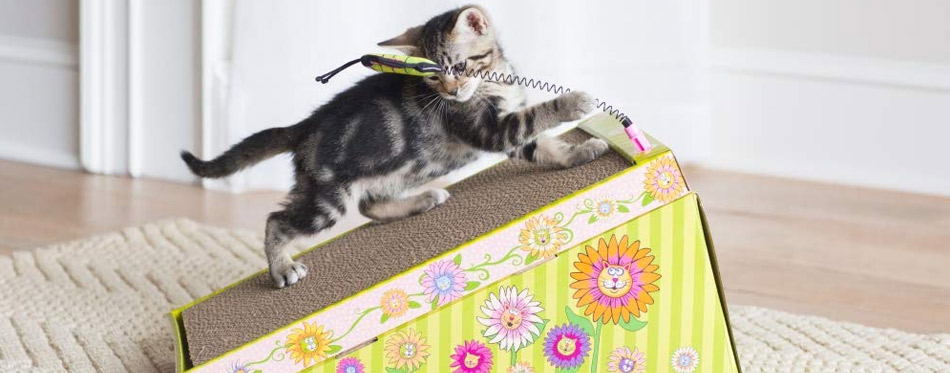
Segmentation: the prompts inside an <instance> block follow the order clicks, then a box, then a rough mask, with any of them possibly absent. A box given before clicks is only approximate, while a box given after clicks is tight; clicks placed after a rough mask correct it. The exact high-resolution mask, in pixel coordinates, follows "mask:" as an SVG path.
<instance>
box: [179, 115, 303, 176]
mask: <svg viewBox="0 0 950 373" xmlns="http://www.w3.org/2000/svg"><path fill="white" fill-rule="evenodd" d="M298 127H299V126H290V127H277V128H269V129H266V130H263V131H260V132H258V133H255V134H253V135H250V136H248V137H247V138H245V139H244V140H241V142H239V143H237V144H236V145H234V146H232V147H231V149H228V150H227V151H225V152H224V153H222V154H221V155H220V156H218V157H217V158H215V159H212V160H210V161H203V160H201V159H198V157H195V156H194V154H191V152H189V151H186V150H182V152H181V159H182V160H184V161H185V164H187V165H188V168H189V169H191V172H192V173H194V174H195V175H198V176H200V177H206V178H212V179H214V178H220V177H225V176H228V175H231V174H233V173H235V172H238V171H240V170H242V169H244V168H246V167H250V166H253V165H254V164H256V163H258V162H260V161H263V160H265V159H267V158H270V157H273V156H275V155H278V154H280V153H284V152H288V151H290V150H291V149H292V148H293V145H294V143H295V141H294V140H295V139H296V137H297V136H296V132H297V128H298Z"/></svg>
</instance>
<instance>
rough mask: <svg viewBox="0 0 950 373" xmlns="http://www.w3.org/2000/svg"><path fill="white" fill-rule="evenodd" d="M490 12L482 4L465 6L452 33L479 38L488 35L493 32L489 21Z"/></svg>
mask: <svg viewBox="0 0 950 373" xmlns="http://www.w3.org/2000/svg"><path fill="white" fill-rule="evenodd" d="M487 14H488V13H487V12H485V9H482V7H480V6H476V5H472V6H468V7H465V8H464V9H462V11H461V12H459V15H458V18H456V20H455V28H453V29H452V34H454V35H455V36H456V37H457V38H463V39H464V38H472V39H474V38H478V37H480V36H484V35H488V33H489V32H491V26H490V23H489V22H488V15H487Z"/></svg>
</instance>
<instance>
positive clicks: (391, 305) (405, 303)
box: [379, 289, 409, 317]
mask: <svg viewBox="0 0 950 373" xmlns="http://www.w3.org/2000/svg"><path fill="white" fill-rule="evenodd" d="M379 307H380V308H381V309H382V311H383V314H384V315H386V316H389V317H399V316H402V315H403V314H405V313H406V310H408V309H409V296H408V295H406V292H405V291H403V290H402V289H392V290H389V291H387V292H385V293H383V297H382V298H380V300H379Z"/></svg>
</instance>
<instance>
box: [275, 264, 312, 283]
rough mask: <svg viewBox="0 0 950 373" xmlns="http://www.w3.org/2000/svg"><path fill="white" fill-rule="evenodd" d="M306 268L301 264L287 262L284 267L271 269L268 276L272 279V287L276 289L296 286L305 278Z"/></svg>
mask: <svg viewBox="0 0 950 373" xmlns="http://www.w3.org/2000/svg"><path fill="white" fill-rule="evenodd" d="M307 269H308V268H307V266H306V265H304V264H303V263H301V262H289V263H287V264H285V265H281V266H277V267H276V268H275V267H271V269H270V276H271V277H272V278H273V279H274V286H275V287H277V288H278V289H280V288H283V287H285V286H290V285H293V284H296V283H297V281H300V280H302V279H303V278H304V277H307Z"/></svg>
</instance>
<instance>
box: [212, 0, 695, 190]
mask: <svg viewBox="0 0 950 373" xmlns="http://www.w3.org/2000/svg"><path fill="white" fill-rule="evenodd" d="M463 3H466V2H460V1H453V2H448V3H447V2H433V1H399V2H391V3H389V2H388V3H374V5H373V9H372V11H367V9H366V6H365V4H363V3H358V2H313V1H280V2H263V1H247V0H245V1H238V2H236V6H235V9H234V25H233V33H234V34H233V37H234V38H233V43H234V44H233V55H232V58H231V60H230V68H231V69H230V72H231V73H230V75H229V76H230V82H229V83H228V85H229V87H230V91H229V92H230V95H229V98H230V110H229V111H228V115H227V116H228V128H229V133H228V134H227V135H228V136H229V138H227V139H226V141H224V142H223V143H227V144H231V143H234V142H236V141H238V140H239V139H240V138H242V137H244V136H247V135H249V134H251V133H253V132H255V131H258V130H261V129H264V128H268V127H273V126H284V125H289V124H293V123H296V122H297V121H299V120H300V119H302V118H304V117H305V116H307V115H309V113H310V112H311V111H312V110H313V109H314V108H316V107H318V106H319V105H321V104H323V103H324V102H326V101H327V100H329V98H330V97H332V96H333V95H334V94H335V93H338V92H340V91H342V90H344V89H346V88H348V87H349V86H350V85H351V84H352V83H353V82H355V81H356V80H357V79H359V78H361V77H364V76H366V75H368V74H371V73H372V72H371V71H369V70H361V69H359V68H353V69H351V70H347V71H346V72H344V73H342V74H340V75H339V76H337V77H336V78H334V80H333V81H332V82H330V83H329V84H327V85H321V84H318V83H315V82H314V80H313V77H314V76H316V75H318V74H321V73H324V72H326V71H328V70H330V69H332V68H334V67H336V66H338V65H340V64H341V63H343V62H345V61H348V60H351V59H353V58H356V57H358V56H360V55H362V54H365V53H372V52H381V51H385V50H384V49H381V48H380V47H377V46H376V43H377V42H379V41H382V40H386V39H388V38H390V37H393V36H396V35H397V34H399V33H401V32H402V31H403V30H405V29H406V28H407V27H410V26H415V25H417V24H420V23H422V22H424V21H425V20H427V19H428V18H429V17H431V16H433V15H435V14H438V13H440V12H443V11H445V10H448V9H449V8H450V7H451V5H450V4H456V5H460V4H463ZM479 3H480V4H481V5H483V6H484V7H486V8H487V9H488V12H489V13H490V17H491V18H492V19H493V21H494V23H495V25H496V26H497V28H498V30H500V36H501V41H502V44H503V46H504V47H505V52H506V54H507V55H508V57H509V58H510V59H511V60H512V61H514V63H515V64H516V66H517V67H518V68H519V72H520V73H522V74H524V75H528V76H532V77H538V78H543V79H546V80H550V81H554V82H558V83H561V84H564V85H567V86H570V87H573V88H576V89H583V90H586V91H588V92H590V93H592V94H594V95H595V96H597V97H602V98H604V99H606V100H607V101H609V102H611V103H614V104H616V105H619V106H620V107H621V108H623V109H624V111H625V112H626V113H627V114H628V115H630V116H631V117H632V118H633V119H634V120H635V121H637V122H638V123H639V124H640V125H641V126H642V127H643V128H644V129H646V130H647V131H650V132H651V133H653V134H655V135H657V136H658V137H659V138H660V139H662V140H664V141H665V142H667V143H670V144H671V145H672V146H674V147H676V148H677V149H681V151H680V153H679V154H680V157H681V158H684V159H687V160H689V159H695V158H697V157H699V153H700V152H701V151H702V149H703V147H702V145H703V144H701V143H700V144H697V143H695V142H694V139H695V138H696V136H695V133H702V132H703V131H708V129H705V128H703V126H704V125H705V123H707V118H708V106H707V101H706V100H707V98H706V94H705V90H704V84H705V79H704V75H703V70H704V66H705V65H704V64H705V63H706V60H705V58H706V53H705V51H706V39H705V33H706V22H705V20H706V14H705V8H704V3H705V2H702V1H700V2H696V1H686V0H679V1H663V2H656V1H647V0H638V1H620V0H614V1H600V2H587V3H577V2H571V1H553V2H552V1H548V2H543V3H542V2H540V1H531V2H510V1H483V2H479ZM551 97H552V96H550V95H547V94H534V95H533V98H534V100H536V101H540V100H543V99H549V98H551ZM220 150H222V149H217V151H220ZM239 180H243V183H241V182H240V181H239V182H238V183H239V184H243V185H244V186H245V187H250V188H277V189H284V188H287V187H288V186H289V184H290V182H291V169H290V164H289V161H288V158H286V157H279V158H277V159H275V160H271V161H267V162H265V163H263V164H261V165H258V166H256V167H255V168H253V169H251V170H249V171H246V172H245V173H244V174H243V175H241V176H239Z"/></svg>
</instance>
